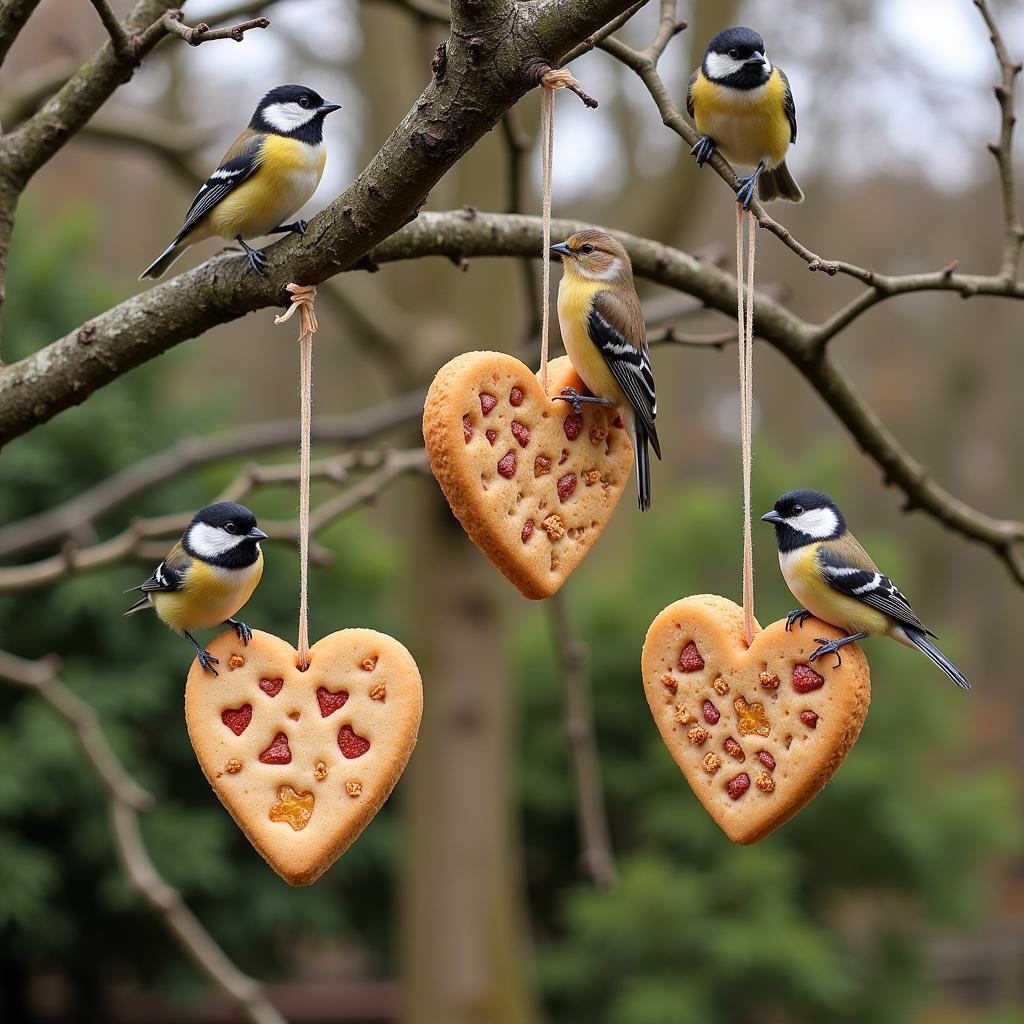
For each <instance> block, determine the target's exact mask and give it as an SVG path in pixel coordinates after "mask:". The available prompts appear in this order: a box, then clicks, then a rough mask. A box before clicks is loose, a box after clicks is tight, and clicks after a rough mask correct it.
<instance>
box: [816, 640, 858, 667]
mask: <svg viewBox="0 0 1024 1024" xmlns="http://www.w3.org/2000/svg"><path fill="white" fill-rule="evenodd" d="M868 635H869V634H867V633H851V634H850V635H849V636H841V637H840V638H839V639H838V640H825V639H824V638H823V637H820V636H816V637H815V638H814V642H815V643H816V644H821V646H820V647H819V648H818V649H817V650H816V651H815V652H814V653H813V654H812V655H811V656H810V657H809V658H808V659H807V660H808V661H814V659H815V658H820V657H821V656H822V655H823V654H834V655H835V656H836V663H835V668H839V666H840V665H842V663H843V656H842V655H841V654H840V653H839V648H840V647H845V646H846V645H847V644H852V643H855V642H856V641H857V640H863V639H864V638H865V637H866V636H868Z"/></svg>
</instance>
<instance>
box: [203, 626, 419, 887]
mask: <svg viewBox="0 0 1024 1024" xmlns="http://www.w3.org/2000/svg"><path fill="white" fill-rule="evenodd" d="M209 650H210V653H211V654H213V655H214V656H215V657H217V658H219V659H220V666H219V669H220V675H218V676H213V675H211V674H210V673H209V672H205V671H203V669H202V667H201V666H200V665H199V664H198V662H193V664H192V668H191V670H190V671H189V674H188V682H187V683H186V685H185V721H186V723H187V725H188V734H189V738H190V739H191V740H192V746H193V748H194V749H195V752H196V756H197V757H198V758H199V764H200V765H201V766H202V769H203V773H204V774H205V775H206V778H207V780H208V781H209V783H210V785H211V786H212V787H213V790H214V792H215V793H216V794H217V796H218V797H219V798H220V801H221V803H222V804H224V806H225V807H226V808H227V809H228V811H229V812H230V814H231V816H232V817H233V818H234V819H235V821H236V822H237V824H238V826H239V827H240V828H241V829H242V831H243V832H244V833H245V834H246V836H248V838H249V841H250V842H251V843H252V844H253V846H255V847H256V849H257V850H258V851H259V853H260V854H261V855H262V856H263V857H264V859H265V860H266V861H267V863H268V864H269V865H270V866H271V867H272V868H273V869H274V870H275V871H276V872H277V873H278V874H279V875H280V876H281V877H282V878H283V879H284V880H285V881H286V882H288V883H289V884H290V885H309V884H310V883H311V882H315V881H316V880H317V879H318V878H319V877H320V875H322V874H323V873H324V871H326V870H327V868H328V867H330V865H331V864H332V863H333V862H334V861H335V860H336V859H337V857H339V856H340V855H341V854H342V853H344V852H345V850H346V849H348V847H349V846H350V845H351V844H352V843H353V842H354V841H355V839H356V838H357V836H358V835H359V833H360V832H362V830H363V829H364V828H365V827H366V826H367V825H368V824H369V822H370V819H371V818H372V817H373V816H374V815H375V814H376V813H377V811H378V810H379V809H380V807H381V805H382V804H383V803H384V801H385V800H386V799H387V798H388V795H389V794H390V793H391V790H392V789H393V788H394V786H395V783H396V782H398V779H399V776H401V774H402V771H403V769H404V768H405V765H406V762H407V761H408V760H409V755H410V754H411V753H412V750H413V747H414V746H415V745H416V735H417V732H418V731H419V724H420V716H421V714H422V711H423V687H422V685H421V683H420V674H419V671H418V670H417V668H416V663H415V662H414V661H413V659H412V656H411V655H410V654H409V652H408V651H407V650H406V649H405V648H404V647H403V646H402V645H401V644H400V643H399V642H398V641H397V640H394V639H393V638H392V637H390V636H386V635H385V634H383V633H378V632H376V631H374V630H372V629H343V630H341V631H340V632H338V633H332V634H331V635H330V636H327V637H324V639H323V640H321V641H319V643H316V644H314V645H313V647H312V649H311V650H310V652H309V668H308V669H307V670H306V671H305V672H302V671H300V670H299V668H298V652H297V651H296V650H295V649H294V648H293V647H292V646H291V644H288V643H285V641H283V640H280V639H278V638H277V637H276V636H273V635H271V634H270V633H262V632H259V631H253V635H252V639H251V640H250V641H249V643H248V645H247V646H243V645H242V643H241V641H240V640H239V639H238V637H237V636H236V634H235V632H234V631H233V630H232V631H230V632H227V633H224V634H223V635H221V636H219V637H218V638H217V639H216V640H215V641H214V642H213V643H212V644H210V645H209Z"/></svg>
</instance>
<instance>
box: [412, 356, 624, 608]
mask: <svg viewBox="0 0 1024 1024" xmlns="http://www.w3.org/2000/svg"><path fill="white" fill-rule="evenodd" d="M568 387H571V388H574V389H576V391H577V392H578V393H579V394H588V392H587V390H586V388H585V386H584V384H583V382H582V381H581V380H580V379H579V377H578V375H577V374H576V371H575V370H574V369H573V366H572V363H571V362H570V361H569V359H568V357H566V356H563V357H562V358H560V359H555V360H553V361H552V362H550V363H549V364H548V394H549V395H557V394H559V393H560V392H561V391H562V389H563V388H568ZM423 439H424V441H425V443H426V448H427V455H428V456H429V458H430V468H431V470H432V472H433V474H434V476H435V477H436V478H437V481H438V483H439V484H440V485H441V489H442V490H443V491H444V495H445V497H446V498H447V499H448V504H449V505H451V508H452V511H453V512H454V513H455V515H456V516H457V517H458V520H459V522H460V523H462V526H463V528H464V529H465V531H466V533H468V534H469V536H470V538H471V539H472V541H473V543H474V544H476V546H477V547H478V548H480V550H481V551H482V552H483V553H484V554H485V555H486V556H487V557H488V558H489V559H490V560H491V561H492V562H493V563H494V564H495V565H496V566H497V567H498V569H500V570H501V572H503V573H504V574H505V576H507V577H508V578H509V579H510V580H511V581H512V582H513V583H514V584H515V585H516V586H517V587H518V588H519V590H520V591H521V592H522V593H523V594H524V596H526V597H530V598H544V597H550V596H551V595H552V594H554V593H555V592H556V591H557V590H558V589H559V587H561V586H562V584H563V583H564V582H565V581H566V580H567V579H568V578H569V576H570V574H571V573H572V571H573V570H574V569H575V568H576V566H578V565H579V564H580V562H581V561H582V560H583V557H584V555H586V553H587V552H588V551H589V550H590V549H591V547H592V546H593V544H594V542H595V541H596V540H597V538H598V537H600V536H601V531H602V530H604V528H605V525H606V524H607V522H608V520H609V519H610V518H611V515H612V512H613V511H614V510H615V505H616V503H617V502H618V500H619V496H620V495H621V494H622V491H623V489H624V488H625V486H626V483H627V481H628V480H629V478H630V475H631V473H632V469H633V449H632V446H631V445H630V441H629V434H628V433H627V431H626V429H625V428H624V426H623V424H622V421H621V419H619V417H618V415H617V414H616V412H615V410H614V409H608V408H605V407H602V406H597V405H593V404H588V405H584V406H583V411H582V412H581V413H576V412H574V411H573V408H572V405H570V404H569V403H568V402H562V401H552V400H551V398H549V397H548V396H547V395H545V394H544V393H543V391H541V388H540V383H539V382H538V380H537V378H536V377H534V375H533V374H532V373H531V372H530V370H529V368H528V367H527V366H526V365H525V364H524V363H522V362H521V361H520V360H518V359H515V358H514V357H512V356H510V355H506V354H505V353H502V352H467V353H466V354H465V355H461V356H458V357H457V358H455V359H453V360H452V361H451V362H450V363H447V364H446V365H445V366H443V367H442V368H441V369H440V370H439V371H438V374H437V376H436V377H435V378H434V383H433V384H432V385H431V386H430V391H429V392H428V394H427V401H426V404H425V406H424V409H423Z"/></svg>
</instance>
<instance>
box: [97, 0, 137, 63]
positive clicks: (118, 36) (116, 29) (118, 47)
mask: <svg viewBox="0 0 1024 1024" xmlns="http://www.w3.org/2000/svg"><path fill="white" fill-rule="evenodd" d="M92 5H93V7H95V8H96V13H97V14H98V15H99V16H100V21H102V22H103V27H104V28H105V29H106V30H107V35H109V36H110V45H111V46H113V47H114V53H116V54H117V55H118V56H119V57H124V58H125V59H128V60H133V61H134V60H136V59H137V57H136V55H135V54H133V53H132V37H131V36H130V35H129V34H128V33H127V32H126V31H125V27H124V25H122V24H121V19H120V18H119V17H118V16H117V14H116V13H115V12H114V9H113V8H112V7H111V6H110V4H109V3H108V2H107V0H92Z"/></svg>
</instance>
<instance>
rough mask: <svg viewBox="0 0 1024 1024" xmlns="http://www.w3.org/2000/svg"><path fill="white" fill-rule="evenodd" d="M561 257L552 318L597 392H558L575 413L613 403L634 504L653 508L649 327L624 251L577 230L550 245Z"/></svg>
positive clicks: (600, 235) (654, 410) (654, 406)
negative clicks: (626, 442)
mask: <svg viewBox="0 0 1024 1024" xmlns="http://www.w3.org/2000/svg"><path fill="white" fill-rule="evenodd" d="M551 251H552V252H555V253H558V255H559V256H561V258H562V265H563V267H564V273H563V274H562V280H561V282H560V283H559V285H558V322H559V324H560V326H561V329H562V341H563V342H564V343H565V351H566V352H567V353H568V355H569V358H570V359H571V360H572V365H573V366H574V367H575V368H576V372H577V373H578V374H579V375H580V379H581V380H582V381H583V383H584V384H586V386H587V389H588V390H589V391H590V392H591V394H592V395H593V396H595V397H593V398H591V397H589V396H581V395H578V394H577V393H576V392H575V391H573V390H572V389H571V388H567V389H566V390H565V391H563V392H562V394H561V395H559V396H556V397H559V398H563V399H565V400H566V401H569V402H571V403H572V404H573V406H574V407H575V408H576V411H577V412H579V410H580V407H581V406H582V404H583V403H584V402H595V403H597V404H600V405H607V406H615V407H617V408H618V409H619V410H620V412H621V414H622V416H623V418H624V419H625V421H626V426H627V427H628V428H629V433H630V437H631V438H632V439H633V452H634V458H635V461H636V489H637V497H638V499H639V502H640V510H641V511H645V510H646V509H648V508H650V507H651V458H650V453H649V452H648V450H647V445H648V443H649V444H650V445H651V447H652V448H653V449H654V454H655V455H657V456H658V458H659V459H660V458H661V445H660V443H659V442H658V432H657V431H656V430H655V429H654V419H655V417H656V416H657V414H658V403H657V401H656V399H655V395H654V372H653V371H652V369H651V357H650V353H649V352H648V350H647V328H646V326H645V324H644V314H643V310H642V309H641V308H640V299H639V297H638V296H637V294H636V285H635V284H634V283H633V264H632V262H631V261H630V258H629V253H628V252H626V250H625V249H624V248H623V247H622V245H621V244H620V243H619V242H617V241H616V240H615V239H614V238H612V236H611V235H609V234H606V233H605V232H604V231H594V230H588V231H578V232H577V233H576V234H575V235H572V236H571V237H570V238H568V239H566V240H565V241H564V242H559V243H558V244H557V245H553V246H551Z"/></svg>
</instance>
